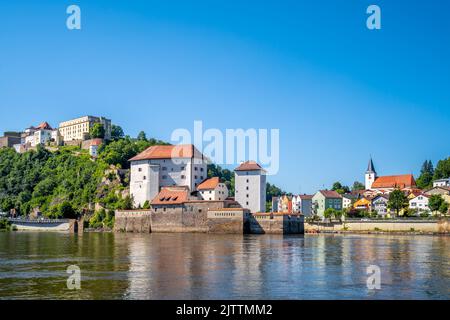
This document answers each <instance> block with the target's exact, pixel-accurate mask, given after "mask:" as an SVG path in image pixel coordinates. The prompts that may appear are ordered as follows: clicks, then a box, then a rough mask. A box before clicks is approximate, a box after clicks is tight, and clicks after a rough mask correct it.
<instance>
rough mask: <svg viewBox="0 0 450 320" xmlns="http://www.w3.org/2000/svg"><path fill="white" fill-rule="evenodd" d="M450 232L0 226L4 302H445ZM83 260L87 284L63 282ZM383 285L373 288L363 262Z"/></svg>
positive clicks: (448, 284)
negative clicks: (78, 230) (62, 230)
mask: <svg viewBox="0 0 450 320" xmlns="http://www.w3.org/2000/svg"><path fill="white" fill-rule="evenodd" d="M449 244H450V238H448V237H428V236H380V235H378V236H371V235H346V236H342V235H319V236H306V237H303V236H282V235H280V236H278V235H264V236H250V235H249V236H235V235H205V234H150V235H148V234H146V235H139V234H101V233H98V234H97V233H94V234H89V233H88V234H84V235H82V236H76V235H68V234H58V233H0V298H2V299H18V298H21V299H23V298H25V299H449V298H450V290H449V288H450V268H449V264H450V259H449V258H450V246H449ZM73 264H75V265H78V266H79V267H80V268H81V271H82V290H80V291H70V290H68V289H67V288H66V280H67V276H68V275H67V274H66V273H65V271H66V268H67V267H68V266H69V265H73ZM372 264H373V265H378V266H379V267H380V268H381V272H382V274H381V281H382V289H381V290H379V291H371V290H368V289H367V286H366V280H367V274H366V268H367V267H368V266H369V265H372Z"/></svg>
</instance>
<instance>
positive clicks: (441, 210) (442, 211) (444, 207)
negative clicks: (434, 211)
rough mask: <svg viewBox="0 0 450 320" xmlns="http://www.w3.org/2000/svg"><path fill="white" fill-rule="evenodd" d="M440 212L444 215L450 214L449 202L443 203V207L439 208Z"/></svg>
mask: <svg viewBox="0 0 450 320" xmlns="http://www.w3.org/2000/svg"><path fill="white" fill-rule="evenodd" d="M439 212H440V213H441V214H443V215H447V213H448V203H447V202H445V201H444V202H442V204H441V206H440V207H439Z"/></svg>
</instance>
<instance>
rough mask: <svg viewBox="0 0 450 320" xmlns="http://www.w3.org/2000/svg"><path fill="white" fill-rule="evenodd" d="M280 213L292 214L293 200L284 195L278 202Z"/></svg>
mask: <svg viewBox="0 0 450 320" xmlns="http://www.w3.org/2000/svg"><path fill="white" fill-rule="evenodd" d="M278 212H285V213H288V212H292V198H291V197H289V196H287V195H282V196H281V197H280V200H279V202H278Z"/></svg>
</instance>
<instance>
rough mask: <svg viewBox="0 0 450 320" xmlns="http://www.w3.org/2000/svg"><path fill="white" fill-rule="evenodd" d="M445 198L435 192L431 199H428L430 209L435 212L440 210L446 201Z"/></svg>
mask: <svg viewBox="0 0 450 320" xmlns="http://www.w3.org/2000/svg"><path fill="white" fill-rule="evenodd" d="M444 202H445V201H444V198H442V196H441V195H440V194H433V195H432V196H431V197H430V198H429V199H428V207H429V208H430V210H431V211H432V212H434V213H436V212H438V211H440V210H439V209H440V208H441V206H442V204H443V203H444Z"/></svg>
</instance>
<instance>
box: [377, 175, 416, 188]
mask: <svg viewBox="0 0 450 320" xmlns="http://www.w3.org/2000/svg"><path fill="white" fill-rule="evenodd" d="M415 186H416V181H415V180H414V177H413V175H412V174H404V175H398V176H384V177H378V178H376V179H375V181H374V183H373V184H372V188H374V189H380V188H411V187H415Z"/></svg>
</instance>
